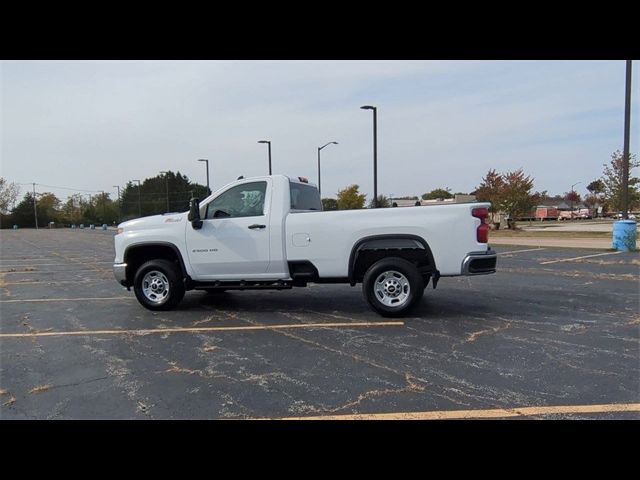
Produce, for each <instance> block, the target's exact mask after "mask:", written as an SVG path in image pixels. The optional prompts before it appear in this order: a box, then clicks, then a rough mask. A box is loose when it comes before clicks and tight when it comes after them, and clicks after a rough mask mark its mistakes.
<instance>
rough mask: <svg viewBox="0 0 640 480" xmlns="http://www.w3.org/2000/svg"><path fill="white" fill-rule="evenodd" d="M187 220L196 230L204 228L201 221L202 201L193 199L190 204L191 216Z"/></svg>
mask: <svg viewBox="0 0 640 480" xmlns="http://www.w3.org/2000/svg"><path fill="white" fill-rule="evenodd" d="M187 218H188V220H189V221H190V222H191V226H192V227H193V228H194V229H195V230H199V229H201V228H202V220H201V219H200V199H198V198H192V199H191V202H190V203H189V216H188V217H187Z"/></svg>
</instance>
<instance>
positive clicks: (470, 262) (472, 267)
mask: <svg viewBox="0 0 640 480" xmlns="http://www.w3.org/2000/svg"><path fill="white" fill-rule="evenodd" d="M497 260H498V254H497V253H496V251H495V250H492V249H491V248H489V250H486V251H484V252H470V253H468V254H467V256H466V257H464V260H463V261H462V271H461V275H488V274H489V273H496V262H497Z"/></svg>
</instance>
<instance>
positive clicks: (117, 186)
mask: <svg viewBox="0 0 640 480" xmlns="http://www.w3.org/2000/svg"><path fill="white" fill-rule="evenodd" d="M113 188H117V189H118V223H120V218H121V217H122V212H121V211H120V209H121V208H122V207H121V206H120V185H114V186H113Z"/></svg>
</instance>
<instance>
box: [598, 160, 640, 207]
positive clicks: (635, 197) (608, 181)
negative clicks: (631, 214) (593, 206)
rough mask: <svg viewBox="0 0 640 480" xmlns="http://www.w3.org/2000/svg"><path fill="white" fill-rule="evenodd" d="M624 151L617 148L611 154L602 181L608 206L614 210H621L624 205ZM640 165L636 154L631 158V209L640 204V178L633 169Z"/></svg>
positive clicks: (605, 165)
mask: <svg viewBox="0 0 640 480" xmlns="http://www.w3.org/2000/svg"><path fill="white" fill-rule="evenodd" d="M623 156H624V155H623V153H622V152H621V151H620V150H616V151H615V152H613V153H612V154H611V161H610V162H609V165H607V164H606V163H605V164H604V165H603V167H604V171H603V173H602V183H603V184H604V188H603V193H604V197H605V200H606V203H607V207H608V208H609V209H610V210H613V211H614V212H621V211H622V210H623V206H622V196H623V189H622V180H623ZM637 167H640V162H638V161H637V160H636V156H635V155H630V158H629V183H628V184H629V210H633V209H634V208H635V207H637V206H638V205H639V204H640V191H639V189H638V186H639V185H640V178H638V177H633V176H632V175H631V170H632V169H634V168H637Z"/></svg>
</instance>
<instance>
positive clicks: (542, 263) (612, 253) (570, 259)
mask: <svg viewBox="0 0 640 480" xmlns="http://www.w3.org/2000/svg"><path fill="white" fill-rule="evenodd" d="M619 253H622V252H607V253H596V254H594V255H585V256H583V257H573V258H561V259H560V260H551V261H549V262H541V263H540V265H549V264H550V263H560V262H572V261H573V260H582V259H583V258H591V257H602V256H603V255H617V254H619Z"/></svg>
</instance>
